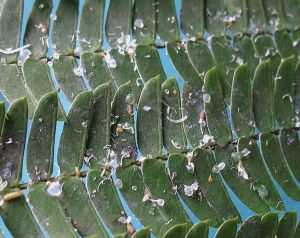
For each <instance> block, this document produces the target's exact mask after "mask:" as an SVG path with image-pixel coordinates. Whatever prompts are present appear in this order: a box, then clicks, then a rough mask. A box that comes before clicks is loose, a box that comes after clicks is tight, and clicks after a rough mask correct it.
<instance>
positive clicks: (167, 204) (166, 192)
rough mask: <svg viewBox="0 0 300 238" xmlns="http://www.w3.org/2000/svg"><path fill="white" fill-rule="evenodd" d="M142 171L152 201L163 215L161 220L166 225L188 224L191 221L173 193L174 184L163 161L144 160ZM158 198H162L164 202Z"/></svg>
mask: <svg viewBox="0 0 300 238" xmlns="http://www.w3.org/2000/svg"><path fill="white" fill-rule="evenodd" d="M142 172H143V178H144V183H145V186H146V187H147V189H148V192H149V194H150V196H151V199H152V203H156V208H157V209H158V211H159V213H160V214H161V216H162V217H163V220H162V221H161V222H162V223H164V224H165V225H164V226H165V227H166V225H169V226H171V227H172V226H174V225H177V224H183V223H185V225H184V226H186V225H187V224H189V223H190V221H189V218H188V216H187V214H186V212H185V210H184V209H183V207H182V205H181V203H180V201H179V199H178V197H177V195H176V194H174V193H173V190H172V184H171V181H170V180H169V178H168V175H167V174H166V172H165V167H164V164H163V161H161V160H155V159H146V160H144V161H143V165H142ZM158 200H162V204H161V203H159V202H158ZM147 202H150V201H147ZM174 207H176V209H174ZM177 228H178V229H179V230H182V229H184V228H183V227H181V228H179V227H177ZM171 229H172V228H171ZM166 234H167V233H166ZM160 235H162V233H160Z"/></svg>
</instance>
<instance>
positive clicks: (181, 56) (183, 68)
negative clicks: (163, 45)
mask: <svg viewBox="0 0 300 238" xmlns="http://www.w3.org/2000/svg"><path fill="white" fill-rule="evenodd" d="M167 52H168V55H169V57H170V59H171V60H172V64H173V65H174V67H175V69H176V70H177V72H178V73H179V74H180V75H181V77H182V79H183V80H184V81H185V82H188V83H190V84H195V85H196V84H199V86H200V85H201V86H202V85H203V81H202V80H201V77H200V75H199V74H198V73H197V71H196V69H195V68H194V67H193V65H192V64H191V62H190V60H189V58H188V55H187V53H186V46H182V45H181V44H179V43H168V44H167Z"/></svg>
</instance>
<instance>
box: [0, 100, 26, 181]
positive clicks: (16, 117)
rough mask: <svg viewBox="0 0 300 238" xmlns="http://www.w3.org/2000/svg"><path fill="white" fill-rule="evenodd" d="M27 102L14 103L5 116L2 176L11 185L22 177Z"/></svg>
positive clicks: (2, 139)
mask: <svg viewBox="0 0 300 238" xmlns="http://www.w3.org/2000/svg"><path fill="white" fill-rule="evenodd" d="M27 113H28V112H27V100H26V98H20V99H17V100H16V101H14V102H13V103H12V104H11V105H10V107H9V109H8V112H7V114H6V116H5V120H4V124H3V128H2V133H1V147H0V149H1V154H0V176H1V178H2V179H3V181H7V182H8V184H9V185H16V184H18V183H19V181H20V180H21V177H22V163H23V153H24V148H25V137H26V130H27Z"/></svg>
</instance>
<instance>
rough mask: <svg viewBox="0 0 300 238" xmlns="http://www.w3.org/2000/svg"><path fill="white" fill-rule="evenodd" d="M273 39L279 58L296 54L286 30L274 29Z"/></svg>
mask: <svg viewBox="0 0 300 238" xmlns="http://www.w3.org/2000/svg"><path fill="white" fill-rule="evenodd" d="M283 2H284V1H283ZM274 40H275V45H276V48H277V49H278V52H279V54H280V56H281V58H288V57H290V56H292V55H295V56H297V51H296V50H295V48H294V47H293V41H292V38H291V37H290V35H289V33H288V32H287V31H286V30H280V31H275V33H274Z"/></svg>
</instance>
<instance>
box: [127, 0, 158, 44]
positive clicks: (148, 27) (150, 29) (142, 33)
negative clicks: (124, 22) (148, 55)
mask: <svg viewBox="0 0 300 238" xmlns="http://www.w3.org/2000/svg"><path fill="white" fill-rule="evenodd" d="M155 20H156V2H155V0H148V1H144V0H136V1H135V2H134V9H133V19H132V21H133V35H134V38H135V39H136V42H137V44H138V45H150V44H154V42H155V36H156V34H155Z"/></svg>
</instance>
